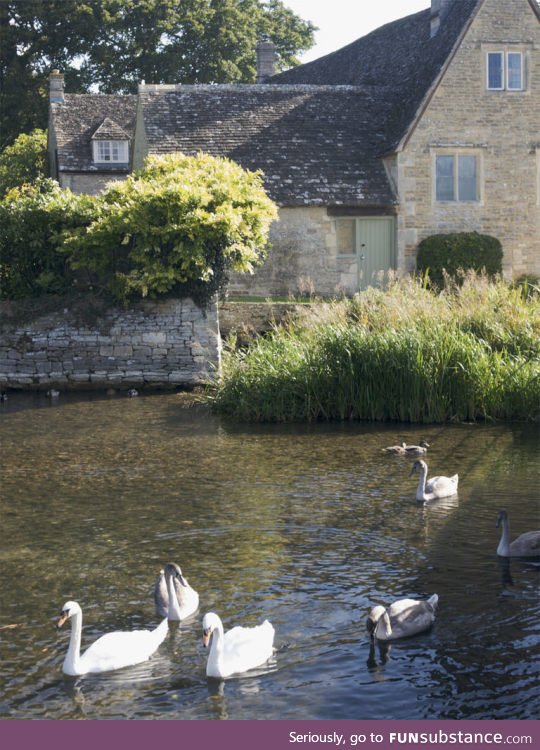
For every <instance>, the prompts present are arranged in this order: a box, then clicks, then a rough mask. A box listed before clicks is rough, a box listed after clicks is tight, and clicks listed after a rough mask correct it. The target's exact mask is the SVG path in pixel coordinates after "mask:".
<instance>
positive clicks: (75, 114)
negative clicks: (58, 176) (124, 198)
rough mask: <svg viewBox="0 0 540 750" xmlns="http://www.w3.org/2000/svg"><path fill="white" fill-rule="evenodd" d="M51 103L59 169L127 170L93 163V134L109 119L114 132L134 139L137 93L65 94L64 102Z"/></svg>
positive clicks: (87, 170)
mask: <svg viewBox="0 0 540 750" xmlns="http://www.w3.org/2000/svg"><path fill="white" fill-rule="evenodd" d="M50 106H51V117H52V122H53V126H54V132H55V136H56V147H57V160H58V169H59V171H63V172H81V171H84V172H103V171H107V172H126V171H127V168H126V167H125V166H116V165H114V164H111V165H106V166H105V165H100V166H99V167H98V166H96V165H95V164H94V163H93V161H92V136H93V135H94V134H95V133H96V131H97V130H98V129H99V128H101V127H102V126H103V124H104V122H107V120H110V121H111V122H112V123H113V124H114V125H115V129H114V130H115V132H118V131H117V130H116V128H120V130H121V132H122V133H123V136H122V138H123V139H125V138H126V136H127V137H129V138H130V139H133V134H134V131H135V116H136V110H137V96H136V95H119V94H114V95H104V94H66V95H65V97H64V103H52V104H51V105H50ZM105 127H107V126H105ZM103 132H105V130H104V131H103Z"/></svg>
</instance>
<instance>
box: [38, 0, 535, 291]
mask: <svg viewBox="0 0 540 750" xmlns="http://www.w3.org/2000/svg"><path fill="white" fill-rule="evenodd" d="M271 54H272V50H271V45H269V44H267V43H263V44H261V45H260V60H259V77H260V82H259V83H258V84H255V85H217V86H192V85H189V86H184V85H182V84H176V85H144V84H141V86H140V87H139V92H138V94H137V95H133V96H102V95H91V94H85V95H73V94H68V93H64V91H63V78H62V76H61V74H60V73H58V72H54V73H53V74H52V76H51V105H50V127H49V133H50V142H49V146H50V156H51V163H52V164H53V165H54V169H55V173H56V176H57V178H58V179H59V181H60V183H61V184H62V185H64V186H69V187H71V188H72V189H73V190H76V191H87V192H96V191H99V190H101V189H102V188H103V186H104V185H105V184H106V183H107V182H108V181H109V180H111V179H122V178H124V177H125V176H126V175H127V174H128V173H129V172H130V171H131V169H133V168H137V167H139V166H140V165H141V164H142V163H143V160H144V157H145V155H146V154H148V153H167V152H170V151H177V150H179V151H183V152H185V153H196V152H198V151H206V152H209V153H211V154H214V155H222V156H227V157H229V158H231V159H234V160H235V161H237V162H239V163H240V164H241V165H242V166H244V167H246V168H249V169H260V170H261V171H262V172H263V174H264V180H265V185H266V188H267V191H268V193H269V195H270V196H271V197H272V198H273V199H274V200H275V201H276V202H277V203H278V205H279V207H280V216H279V221H277V222H276V223H275V224H274V225H273V227H272V231H271V249H270V253H269V257H268V260H267V262H266V264H265V266H264V267H263V268H261V269H259V270H258V271H257V272H256V273H255V274H254V276H252V277H240V276H239V277H236V278H234V279H233V280H232V283H231V290H232V291H234V292H237V293H242V292H243V293H248V294H260V295H268V294H271V295H276V294H287V293H290V292H293V293H298V292H307V291H314V292H317V293H319V294H325V295H330V294H335V293H341V292H345V293H348V294H350V293H354V292H355V291H357V290H358V289H362V288H364V287H365V286H367V285H369V284H373V283H376V282H377V280H378V279H380V278H381V277H382V275H384V273H385V272H387V271H389V270H390V269H397V270H399V271H404V272H407V271H410V270H412V269H413V268H414V264H415V255H416V248H417V245H418V242H419V241H420V240H421V239H422V238H424V237H426V236H428V235H431V234H434V233H438V232H450V231H473V230H476V231H479V232H484V233H487V234H492V235H494V236H496V237H498V238H499V239H500V240H501V242H502V244H503V250H504V261H503V262H504V271H505V274H506V275H507V276H508V277H512V276H518V275H520V274H521V273H525V272H527V273H536V274H538V273H540V132H539V127H538V123H539V114H540V8H539V5H538V2H536V0H431V6H430V7H429V8H427V9H426V10H425V11H421V12H420V13H415V14H413V15H411V16H408V17H406V18H403V19H401V20H398V21H395V22H392V23H389V24H386V25H385V26H383V27H381V28H379V29H377V30H375V31H373V32H372V33H370V34H368V35H367V36H364V37H361V38H360V39H358V40H357V41H356V42H353V43H352V44H349V45H348V46H346V47H344V48H342V49H340V50H338V51H336V52H334V53H332V54H330V55H326V56H325V57H322V58H320V59H318V60H315V61H313V62H311V63H307V64H306V65H302V66H299V67H297V68H293V69H291V70H289V71H286V72H284V73H282V74H280V75H273V74H272V73H273V70H272V60H271Z"/></svg>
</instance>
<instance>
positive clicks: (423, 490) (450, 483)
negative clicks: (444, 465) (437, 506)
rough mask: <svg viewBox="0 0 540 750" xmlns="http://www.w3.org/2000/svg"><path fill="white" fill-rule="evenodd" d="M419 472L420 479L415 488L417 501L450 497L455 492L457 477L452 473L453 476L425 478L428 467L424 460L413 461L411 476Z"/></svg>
mask: <svg viewBox="0 0 540 750" xmlns="http://www.w3.org/2000/svg"><path fill="white" fill-rule="evenodd" d="M417 471H418V472H420V481H419V482H418V488H417V490H416V499H417V500H418V502H424V503H425V502H426V501H428V500H436V499H437V498H440V497H451V496H452V495H455V494H456V493H457V488H458V481H459V477H458V475H457V474H454V476H453V477H431V479H428V478H427V472H428V467H427V464H426V462H425V461H421V460H419V461H415V462H414V464H413V467H412V470H411V474H410V475H411V477H412V475H413V474H415V473H416V472H417Z"/></svg>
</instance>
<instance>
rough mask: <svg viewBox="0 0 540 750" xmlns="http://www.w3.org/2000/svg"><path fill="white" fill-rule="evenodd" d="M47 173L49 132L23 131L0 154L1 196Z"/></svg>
mask: <svg viewBox="0 0 540 750" xmlns="http://www.w3.org/2000/svg"><path fill="white" fill-rule="evenodd" d="M46 174H47V133H46V132H45V131H44V130H39V129H37V130H33V131H32V132H31V133H30V134H28V135H27V134H25V133H23V134H22V135H20V136H19V137H18V138H17V140H16V141H15V142H14V143H12V144H11V146H7V147H6V148H5V149H4V150H3V151H2V153H1V154H0V198H1V197H2V196H4V195H5V194H6V193H7V192H8V191H9V190H12V189H13V188H15V187H20V186H21V185H25V184H27V183H32V182H35V181H36V180H37V179H38V178H40V177H45V176H46Z"/></svg>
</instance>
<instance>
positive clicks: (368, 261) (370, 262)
mask: <svg viewBox="0 0 540 750" xmlns="http://www.w3.org/2000/svg"><path fill="white" fill-rule="evenodd" d="M356 232H357V236H356V247H357V254H358V289H359V290H362V289H366V288H367V287H368V286H381V285H382V284H383V283H384V281H385V280H386V279H387V278H388V273H387V272H388V271H389V270H391V269H393V268H395V265H396V262H395V225H394V218H393V217H391V216H381V217H378V216H377V217H373V218H370V219H358V220H357V222H356Z"/></svg>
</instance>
